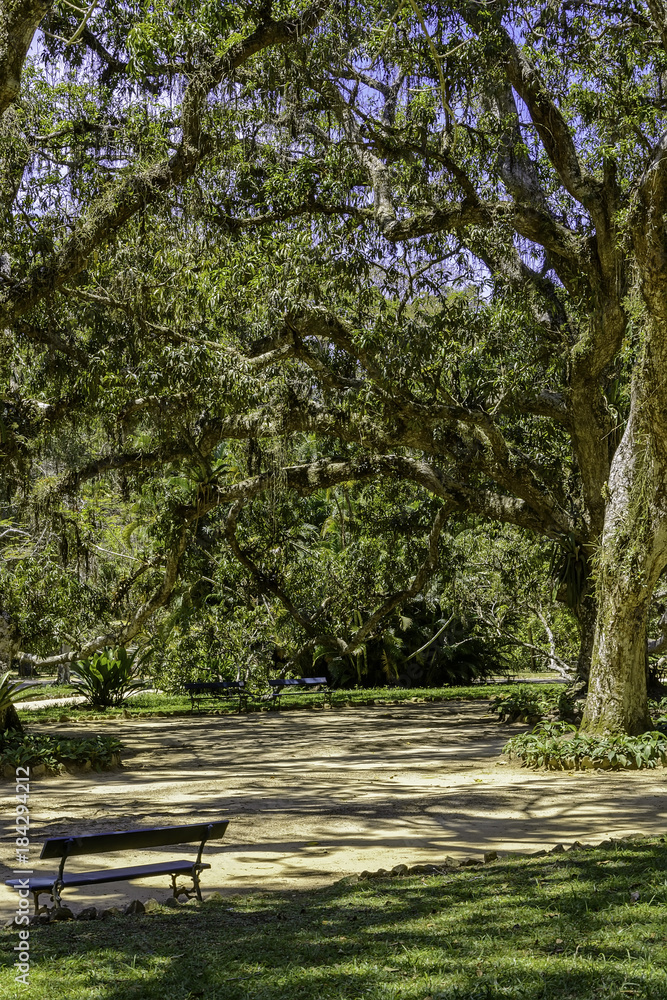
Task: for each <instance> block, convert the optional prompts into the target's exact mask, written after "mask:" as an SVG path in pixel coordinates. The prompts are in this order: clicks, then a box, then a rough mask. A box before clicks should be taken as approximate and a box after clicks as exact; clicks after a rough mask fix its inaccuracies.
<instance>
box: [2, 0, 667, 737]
mask: <svg viewBox="0 0 667 1000" xmlns="http://www.w3.org/2000/svg"><path fill="white" fill-rule="evenodd" d="M4 23H5V25H6V34H5V36H4V40H3V38H0V110H2V112H3V117H2V119H1V127H0V160H1V175H2V180H1V184H0V188H1V190H2V196H3V204H4V212H3V217H2V226H3V251H4V253H3V256H2V258H1V262H2V275H1V278H2V288H1V290H0V312H2V324H1V325H2V329H3V339H4V352H3V360H2V362H1V363H2V365H3V373H2V379H3V388H2V392H3V399H2V441H1V443H0V449H1V454H2V456H3V464H4V471H3V486H4V493H5V504H6V508H5V512H6V517H7V525H8V527H7V531H9V532H10V535H8V536H7V537H8V538H11V539H12V542H14V541H15V539H14V538H13V536H12V535H11V531H18V530H26V529H25V527H24V528H21V527H19V520H17V518H18V517H19V511H26V510H30V512H31V513H30V517H32V518H33V520H34V519H35V518H36V519H37V523H41V522H40V519H42V521H44V520H45V519H46V520H48V519H51V522H53V521H54V519H55V521H56V522H58V523H59V524H60V525H61V527H62V529H63V530H61V531H60V537H61V539H62V538H63V537H66V536H67V531H66V530H65V528H66V526H67V524H69V525H70V527H69V531H70V535H71V536H72V537H73V538H74V544H75V545H76V544H77V542H76V539H77V537H78V539H79V543H80V541H81V524H80V522H81V518H82V515H83V513H84V508H85V507H86V506H87V505H89V504H90V503H91V497H92V496H94V495H95V494H94V492H91V491H92V484H94V483H97V484H101V483H103V482H107V483H113V484H114V489H115V490H116V492H117V495H118V496H119V497H120V499H121V500H122V502H123V503H125V504H130V503H131V502H133V503H135V504H136V505H137V509H136V513H137V514H138V519H139V520H140V521H141V518H142V512H143V513H144V514H145V511H146V510H147V509H148V508H147V505H148V507H150V509H151V511H152V512H153V513H152V514H151V523H150V525H147V524H144V525H143V527H142V529H141V530H142V531H143V532H144V534H145V538H144V541H145V543H146V549H145V552H144V553H143V554H142V555H134V556H133V558H135V559H136V560H137V567H136V571H135V572H136V574H137V576H136V579H135V580H134V581H133V582H131V583H128V582H126V583H124V584H123V586H124V588H125V590H124V594H125V596H127V595H128V594H133V595H134V597H133V604H132V609H131V611H130V610H128V608H127V607H123V608H122V613H121V609H120V605H118V608H117V611H118V619H117V620H115V619H114V615H113V614H112V613H111V611H108V612H107V613H106V618H105V621H106V627H105V629H104V632H103V634H99V633H96V632H95V630H94V629H93V628H92V620H93V619H94V617H95V615H94V613H93V612H92V611H91V616H90V620H91V627H90V630H89V631H88V639H87V640H86V642H84V643H83V645H82V647H81V650H79V652H80V651H83V652H85V651H87V650H88V651H91V650H92V649H94V648H98V647H99V646H101V645H104V644H106V643H108V642H109V641H114V642H116V641H117V642H127V641H130V640H131V639H133V638H134V637H135V636H136V635H137V634H138V633H139V631H140V630H141V629H142V628H143V627H144V626H145V624H146V623H147V622H148V621H149V620H150V619H151V616H152V615H154V613H155V612H156V610H157V609H158V608H160V607H164V606H165V605H166V604H167V603H168V602H169V600H170V597H171V595H172V594H173V591H174V587H175V585H176V583H177V580H178V579H179V577H180V576H182V573H183V571H184V567H185V566H186V565H187V564H188V560H190V563H191V562H192V560H193V558H194V553H195V552H196V551H197V550H198V547H199V548H200V549H201V540H202V537H203V535H205V533H206V532H209V535H210V538H209V542H208V543H207V544H208V545H209V550H211V547H212V546H213V545H214V544H215V545H225V546H226V551H227V552H229V553H231V555H232V556H233V557H234V558H235V560H236V562H237V563H238V565H239V567H241V568H242V569H243V570H244V571H245V575H246V576H247V577H249V578H251V579H253V580H254V581H255V584H256V585H257V586H258V587H259V588H260V590H261V591H262V592H263V593H265V594H270V595H272V596H273V597H274V598H275V599H276V600H278V601H279V602H281V605H282V607H283V608H284V609H286V610H287V611H288V612H289V614H290V615H291V617H292V619H293V620H294V621H295V622H297V624H298V625H299V627H300V628H301V629H302V632H303V635H304V637H307V638H308V639H309V640H311V641H312V643H313V644H314V648H315V647H316V645H317V643H318V642H320V641H321V640H322V639H323V638H324V639H325V640H326V641H327V642H329V644H330V645H331V644H332V643H333V648H338V650H339V651H341V652H345V653H351V652H353V651H354V650H355V649H356V648H358V646H359V644H360V643H361V642H362V641H363V640H364V639H365V638H366V637H367V636H369V635H371V634H372V633H373V629H374V628H375V626H376V625H377V623H378V622H379V621H380V619H381V618H382V616H383V615H387V614H389V613H391V612H392V611H393V610H394V609H395V608H397V607H399V606H400V604H401V602H404V601H406V600H410V599H412V597H414V596H415V594H417V593H419V592H420V590H422V589H423V587H424V586H425V583H426V581H427V580H428V579H429V578H431V577H432V575H433V574H434V573H435V572H436V564H437V555H438V547H439V545H442V544H443V537H444V536H443V534H442V533H443V530H444V531H447V530H448V529H447V527H446V526H447V525H452V524H455V523H457V518H458V519H460V518H473V519H475V523H477V524H484V523H487V524H488V523H492V524H494V523H495V524H505V525H509V526H513V528H517V529H520V530H521V531H523V532H528V533H530V534H531V535H532V536H534V537H537V538H541V539H543V540H544V541H543V545H544V547H545V551H546V549H547V548H550V547H551V546H553V545H555V546H556V549H557V552H558V553H560V555H559V556H558V557H557V559H556V576H557V577H558V579H559V580H560V582H561V584H562V595H561V596H563V597H564V598H565V600H566V602H567V604H568V605H569V607H570V609H571V612H572V614H573V615H574V616H575V618H576V620H577V622H578V628H579V633H580V638H581V641H580V651H579V668H580V671H581V672H582V673H583V674H586V675H587V674H588V671H589V669H590V676H591V682H590V692H589V698H588V705H587V712H586V716H585V719H584V725H585V727H588V728H589V729H593V730H594V729H601V730H605V729H611V730H627V731H630V732H634V731H638V730H640V729H642V728H645V727H646V726H647V725H649V724H650V720H649V718H648V711H647V702H646V663H647V651H648V646H647V627H648V621H649V616H650V614H651V608H652V605H651V601H652V600H653V598H654V594H655V591H656V586H659V585H658V580H659V578H660V574H661V573H662V570H663V568H664V565H665V562H666V561H667V538H666V536H665V530H666V522H665V514H666V512H665V496H667V466H666V464H665V463H666V461H667V456H666V455H665V448H664V440H665V426H666V425H665V416H666V414H665V406H666V405H667V403H666V402H665V395H664V392H663V390H662V375H661V374H660V373H661V371H662V370H663V367H664V366H663V353H664V351H665V350H666V349H667V339H666V337H667V326H666V325H665V316H664V315H663V313H664V311H665V309H666V308H667V298H666V294H665V288H666V287H667V283H666V281H665V278H666V276H667V275H666V274H665V268H667V259H666V257H665V232H664V222H663V216H664V212H665V199H666V198H667V177H666V173H667V166H666V164H667V157H666V151H667V138H666V137H665V131H664V130H665V125H664V112H665V98H664V97H663V83H664V80H665V76H664V74H665V69H666V68H667V62H666V60H667V47H666V46H667V8H665V7H664V5H663V3H662V2H661V0H651V2H648V3H640V2H620V3H617V4H612V5H601V4H598V3H590V2H583V0H582V2H577V0H573V2H568V3H562V4H557V5H554V4H534V5H526V4H522V3H502V2H494V0H489V2H486V3H479V2H474V3H473V2H453V3H417V0H407V2H402V3H396V4H395V5H393V6H392V7H391V8H387V7H386V5H384V4H381V3H379V2H359V3H351V2H343V0H319V2H316V3H308V2H299V0H283V2H280V0H274V2H273V3H271V2H263V3H245V2H239V3H230V4H225V5H208V4H201V5H199V4H195V5H194V7H193V5H191V4H189V5H187V6H186V5H179V4H174V5H171V7H170V8H169V9H167V8H166V7H163V6H161V5H155V6H153V7H151V8H146V7H144V6H141V5H139V6H135V5H133V4H127V3H126V4H123V5H115V4H105V5H104V6H101V7H92V8H90V10H89V11H88V13H87V14H86V15H85V18H83V20H82V15H81V14H80V13H78V12H76V11H75V10H74V9H73V8H71V7H70V6H69V5H56V6H54V7H52V8H49V9H48V10H47V9H46V8H45V7H44V6H37V5H35V4H30V3H24V4H21V3H14V4H12V5H9V4H6V5H5V14H4ZM28 52H29V53H30V54H29V55H28ZM19 70H21V88H20V92H19V87H18V78H19ZM352 483H354V484H357V486H356V487H355V489H359V490H361V489H363V487H364V484H369V483H373V484H375V486H374V489H386V490H389V491H390V492H391V490H399V491H400V489H405V490H408V494H407V496H408V498H409V503H410V504H412V505H413V507H412V508H411V509H413V510H414V511H415V514H414V525H413V527H414V535H415V539H416V540H415V544H414V545H412V546H410V547H409V548H410V552H409V555H407V556H406V558H404V559H403V558H402V557H399V558H398V559H397V574H396V578H395V581H394V584H395V585H394V586H393V587H389V588H388V587H387V586H386V584H387V581H386V580H385V581H384V583H381V582H380V581H376V582H377V587H378V588H379V589H378V591H377V594H376V600H375V605H374V607H373V608H370V607H367V608H366V609H365V612H366V613H367V614H366V618H365V619H364V621H360V622H359V623H358V627H357V628H352V629H348V630H347V632H346V633H345V635H344V636H342V635H341V633H340V630H338V631H336V630H335V629H334V631H333V633H332V631H331V628H330V626H331V622H329V623H328V624H327V622H326V621H325V619H326V615H324V612H323V610H322V603H323V602H325V601H326V600H327V598H326V596H322V595H321V594H320V595H319V596H318V600H317V601H315V600H313V601H312V602H311V604H312V606H310V607H308V606H305V605H307V603H308V602H307V600H306V599H305V598H304V601H305V604H304V603H303V602H302V605H301V606H299V607H297V605H296V603H295V601H294V600H292V599H291V598H290V594H289V592H288V589H287V587H286V586H285V583H286V579H287V576H288V575H289V574H287V571H286V568H285V560H286V559H287V554H286V553H287V549H288V548H289V546H287V547H286V546H285V545H283V546H278V548H279V549H280V554H279V555H278V553H276V552H274V553H273V555H271V554H270V553H271V543H270V542H269V541H268V540H265V541H266V544H265V546H264V548H263V549H262V550H261V551H262V553H263V554H262V557H261V558H259V556H258V555H257V553H259V551H260V542H259V540H257V539H255V541H254V542H253V541H252V538H253V537H254V536H252V532H251V531H250V529H249V525H250V524H251V523H256V522H257V519H258V518H259V519H260V520H261V518H262V517H264V518H265V519H270V518H271V517H274V516H275V513H274V512H275V509H276V507H278V506H280V505H281V504H286V505H287V507H289V509H290V512H289V515H288V520H289V519H290V518H291V519H292V520H296V521H299V522H300V523H301V525H302V526H303V525H304V524H305V525H308V524H309V523H311V522H309V521H308V519H307V516H306V514H307V503H306V500H305V499H304V500H299V501H298V503H297V500H296V498H308V497H311V498H315V499H317V497H322V496H323V495H325V491H327V490H333V489H336V488H338V489H339V488H341V486H342V485H343V484H352ZM378 484H379V485H378ZM97 489H98V494H97V496H98V497H99V496H101V495H102V493H103V488H102V486H101V485H98V487H97ZM86 491H88V492H87V493H86ZM149 495H150V498H151V503H150V504H148V500H147V497H148V496H149ZM82 497H86V500H85V503H84V501H83V500H82ZM286 497H292V498H294V499H293V500H289V501H288V500H286V499H285V498H286ZM99 502H101V501H99ZM82 505H83V506H82ZM290 505H291V506H290ZM112 506H113V505H112ZM399 508H400V511H403V514H401V515H400V516H403V515H404V512H405V508H406V503H405V502H404V501H403V500H401V503H400V505H399ZM115 509H116V511H118V510H120V507H118V503H116V507H115ZM394 514H395V516H399V514H398V513H396V511H394ZM21 516H23V515H21ZM95 516H96V515H95V513H91V517H92V518H93V519H94V517H95ZM124 516H125V513H124V514H123V517H124ZM58 519H59V520H58ZM253 519H254V520H253ZM380 521H381V518H379V519H378V521H377V523H378V524H379V523H380ZM322 523H323V522H322ZM73 525H74V526H73ZM126 527H127V526H126ZM320 528H321V524H320ZM513 528H512V530H513ZM31 530H32V529H31ZM302 530H303V528H302ZM369 530H370V529H369ZM306 532H307V528H306ZM244 533H245V535H244ZM36 537H38V535H37V536H36ZM211 539H213V541H211ZM70 544H71V540H70ZM302 544H303V545H305V547H306V548H307V547H308V543H307V542H304V540H303V539H302ZM253 545H254V548H253ZM273 548H274V549H275V548H276V546H275V545H273ZM291 551H292V555H294V553H295V552H296V551H298V550H297V549H296V548H294V547H292V550H291ZM388 551H391V547H389V550H388ZM61 555H62V554H61ZM290 558H291V557H290ZM281 560H282V564H281ZM286 574H287V576H286ZM204 575H206V574H204ZM208 575H210V574H208ZM148 583H150V586H148ZM139 584H140V588H139V589H136V587H135V585H136V586H137V587H138V586H139ZM132 587H135V590H134V591H133V590H132ZM372 592H373V588H372V587H371V588H370V589H369V593H372ZM139 593H141V595H142V599H141V600H140V601H138V600H137V598H136V595H137V594H139ZM325 610H326V609H325ZM364 629H365V631H364ZM54 638H55V637H54ZM662 641H663V640H662V638H661V637H658V639H656V640H655V641H654V642H653V644H652V646H651V651H652V652H657V651H658V650H659V649H660V648H661V643H662ZM355 643H356V645H355Z"/></svg>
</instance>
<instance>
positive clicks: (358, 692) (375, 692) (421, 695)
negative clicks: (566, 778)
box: [17, 683, 543, 724]
mask: <svg viewBox="0 0 667 1000" xmlns="http://www.w3.org/2000/svg"><path fill="white" fill-rule="evenodd" d="M542 686H543V685H540V687H542ZM514 687H515V685H512V684H506V683H498V684H475V685H473V686H470V687H443V688H353V689H350V690H338V691H334V693H333V707H334V708H336V707H342V706H348V705H368V704H382V705H393V704H395V703H397V702H406V701H407V702H410V701H417V702H419V701H454V700H457V699H465V700H467V701H480V700H483V699H486V698H492V697H495V696H496V695H502V694H508V693H509V692H510V691H512V689H513V688H514ZM35 690H39V689H35ZM76 693H77V692H76V691H75V690H73V689H72V688H69V687H64V686H61V687H58V688H51V689H49V696H50V697H57V698H65V697H68V696H70V695H72V694H76ZM40 697H41V692H40ZM24 700H27V701H32V700H37V699H33V698H30V697H29V693H28V692H27V691H26V698H25V699H24ZM323 703H324V699H323V697H322V698H319V697H317V696H316V695H315V696H313V695H307V694H306V695H299V694H294V695H293V694H290V695H288V696H283V700H282V703H281V706H280V709H279V711H281V712H282V711H289V710H290V709H300V708H304V709H307V708H313V707H321V706H322V705H323ZM17 707H18V708H19V711H20V713H21V719H22V720H23V721H24V722H25V723H28V724H29V723H30V722H40V721H41V722H57V721H58V720H59V719H60V716H61V715H63V714H64V715H67V716H68V717H69V718H70V719H71V720H72V721H77V720H81V721H85V720H91V719H100V718H113V717H114V716H121V717H127V716H128V715H130V716H132V717H139V716H142V715H154V714H155V713H158V712H159V713H162V714H164V715H183V714H184V713H187V714H188V715H189V714H190V713H191V705H190V698H189V697H188V696H187V695H180V694H163V693H155V694H142V695H138V696H137V697H136V698H130V699H128V701H126V702H125V704H124V705H123V706H122V707H121V708H108V709H106V710H105V711H104V713H100V711H99V709H91V708H90V707H88V706H87V705H52V706H48V705H47V706H45V707H44V708H34V709H22V708H21V707H20V702H17ZM200 708H201V714H202V715H210V714H214V713H215V714H222V713H228V712H230V713H234V712H235V707H234V705H233V704H232V705H230V704H229V703H228V702H220V701H216V699H215V698H208V699H202V701H201V703H200ZM259 711H269V709H268V708H267V709H259ZM194 714H195V715H197V714H198V711H197V709H195V712H194Z"/></svg>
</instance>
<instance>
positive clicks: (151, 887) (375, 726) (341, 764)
mask: <svg viewBox="0 0 667 1000" xmlns="http://www.w3.org/2000/svg"><path fill="white" fill-rule="evenodd" d="M487 713H488V707H487V706H485V705H484V704H483V703H462V702H458V703H453V702H449V703H442V704H401V705H399V706H396V707H394V708H392V709H391V710H387V709H385V708H384V707H382V706H376V707H374V708H372V707H364V708H350V709H344V710H336V711H325V710H310V711H289V712H288V711H285V712H271V713H268V712H265V713H255V714H252V715H247V716H244V715H222V716H213V717H211V716H197V715H194V716H192V717H191V718H189V717H186V718H182V717H179V718H159V719H150V720H126V719H123V720H109V721H105V722H103V723H88V724H85V725H83V726H79V727H78V728H77V732H78V733H81V732H82V730H85V731H87V732H94V731H102V732H105V733H114V734H115V735H118V736H120V737H121V738H122V740H123V742H124V744H125V746H126V751H125V753H124V755H123V760H124V763H125V767H124V769H123V770H119V771H115V772H107V773H104V774H90V773H89V774H83V775H65V776H63V777H61V778H51V779H48V780H45V781H41V782H35V783H34V784H33V795H32V823H33V827H32V836H33V838H34V839H33V843H34V844H36V845H41V843H42V842H43V840H44V839H45V838H46V837H47V836H62V835H64V834H67V833H70V832H73V833H80V832H91V833H92V832H98V831H100V830H103V829H115V828H118V829H124V828H125V829H127V828H132V827H134V826H142V825H150V826H160V825H170V824H173V823H191V822H198V821H202V820H206V819H209V818H211V819H213V818H218V817H221V816H224V817H227V818H229V819H230V820H231V822H230V826H229V829H228V832H227V837H226V839H225V841H222V842H220V843H217V844H211V845H210V847H209V848H207V851H206V856H205V860H208V861H209V862H210V863H211V864H212V870H211V871H209V872H205V873H204V877H203V881H204V886H205V889H206V890H207V891H211V890H213V889H218V890H220V891H231V892H238V891H245V890H247V889H252V888H262V887H263V888H281V887H285V886H286V885H289V884H292V883H294V884H309V885H313V884H320V883H323V882H330V881H332V880H333V879H335V878H337V877H341V876H342V875H345V874H349V873H353V872H359V871H361V870H362V869H369V870H376V869H378V868H380V867H382V868H387V869H389V868H391V867H392V866H393V865H395V864H399V863H405V864H422V863H428V862H431V861H436V862H437V861H438V860H443V859H444V857H445V856H447V855H451V856H453V857H459V858H461V857H465V856H477V857H479V856H480V854H481V852H484V851H489V850H496V851H535V850H538V849H540V848H543V847H544V848H549V847H552V846H553V845H554V844H556V843H558V842H563V843H566V844H567V843H571V842H573V841H575V840H579V841H581V842H591V843H596V842H599V841H601V840H603V839H605V838H606V837H608V836H621V835H623V834H628V833H632V832H641V833H653V834H662V833H664V831H665V823H666V820H667V792H666V791H665V790H664V771H663V770H662V769H659V770H658V771H644V772H625V773H622V774H618V773H617V774H610V773H597V772H586V773H581V774H579V773H577V774H571V773H567V772H565V773H563V772H557V773H535V772H531V771H528V770H526V769H522V768H520V767H518V766H517V765H514V764H507V763H505V762H504V759H503V758H501V756H500V754H501V750H502V747H503V745H504V743H505V741H506V740H507V738H508V736H509V735H511V734H513V733H515V732H518V731H520V730H521V729H523V728H525V727H519V726H501V725H499V724H498V723H497V722H495V720H494V718H493V717H491V716H489V715H488V714H487ZM69 729H70V727H69V726H68V725H67V724H63V725H62V726H60V727H58V731H59V732H62V734H63V735H71V733H70V731H69ZM5 815H7V813H6V812H5ZM4 843H5V844H7V843H8V839H7V838H5V840H4ZM155 853H156V860H167V859H168V857H173V856H174V855H175V854H182V855H183V856H192V849H191V848H183V849H177V850H176V851H174V850H172V849H170V850H169V851H168V853H167V854H165V855H164V858H162V856H161V855H160V857H158V856H157V855H159V854H160V852H155ZM36 854H37V850H35V857H36ZM2 860H3V862H4V863H5V864H8V862H9V857H8V856H6V857H3V858H2ZM144 860H145V855H142V854H139V853H138V854H135V855H130V854H127V855H123V862H122V863H123V864H139V863H141V862H142V861H144ZM86 861H87V864H85V865H84V864H82V865H81V866H80V867H81V868H82V869H83V868H90V869H93V868H96V867H104V866H105V865H108V864H109V860H108V859H106V860H105V859H104V858H99V859H98V858H93V857H91V858H89V859H86ZM47 867H48V866H47ZM3 877H6V876H5V875H3ZM109 890H111V891H109ZM167 895H168V892H167V887H166V885H165V884H164V883H160V881H159V880H158V881H154V880H149V881H147V882H141V883H136V884H135V885H133V886H132V887H129V886H117V885H116V886H101V887H98V891H95V890H93V889H91V890H86V892H85V894H84V893H83V892H77V893H76V904H77V905H78V904H81V905H84V903H85V901H86V900H94V901H96V902H98V903H99V902H100V901H101V900H104V901H105V902H107V903H111V902H113V903H115V902H117V901H122V900H127V899H128V898H142V899H145V898H148V897H149V896H154V897H156V898H158V899H164V898H166V896H167ZM10 904H11V897H10V893H9V891H8V890H7V895H6V898H3V900H2V905H3V906H4V907H5V909H8V908H9V906H10ZM3 912H4V911H3Z"/></svg>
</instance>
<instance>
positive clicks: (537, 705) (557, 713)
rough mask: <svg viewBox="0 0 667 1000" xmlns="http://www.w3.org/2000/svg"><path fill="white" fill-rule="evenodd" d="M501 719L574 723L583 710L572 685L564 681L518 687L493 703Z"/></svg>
mask: <svg viewBox="0 0 667 1000" xmlns="http://www.w3.org/2000/svg"><path fill="white" fill-rule="evenodd" d="M491 710H492V711H493V712H497V714H498V716H499V717H500V721H501V722H537V721H538V720H539V719H550V720H551V721H560V722H573V721H575V720H576V719H577V717H578V715H579V713H580V710H579V707H578V705H577V703H576V701H575V699H574V698H573V696H572V694H571V692H570V691H569V690H568V688H566V687H564V686H563V685H562V684H549V685H544V687H540V688H536V687H518V688H516V689H515V690H514V691H511V692H510V694H507V695H501V696H499V697H498V698H494V699H493V701H492V702H491Z"/></svg>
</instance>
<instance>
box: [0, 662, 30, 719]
mask: <svg viewBox="0 0 667 1000" xmlns="http://www.w3.org/2000/svg"><path fill="white" fill-rule="evenodd" d="M34 686H35V684H34V682H31V681H28V682H26V681H13V680H12V679H11V677H10V675H9V671H6V672H5V673H4V674H3V675H2V677H0V726H1V728H2V729H12V730H14V731H15V732H22V731H23V726H22V725H21V721H20V719H19V717H18V714H17V712H16V708H15V707H14V704H15V702H16V701H17V696H18V694H19V692H20V691H23V690H24V689H25V688H28V687H34Z"/></svg>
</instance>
